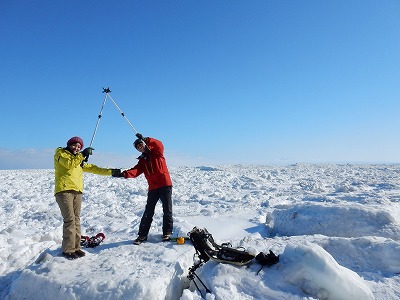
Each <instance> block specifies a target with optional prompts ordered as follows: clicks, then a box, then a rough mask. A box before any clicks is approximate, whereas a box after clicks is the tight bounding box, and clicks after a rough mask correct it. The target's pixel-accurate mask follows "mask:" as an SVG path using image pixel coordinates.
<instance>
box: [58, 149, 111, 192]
mask: <svg viewBox="0 0 400 300" xmlns="http://www.w3.org/2000/svg"><path fill="white" fill-rule="evenodd" d="M84 159H85V158H84V157H83V155H82V154H81V153H78V154H76V155H73V154H72V153H71V152H70V151H68V150H67V149H65V148H61V147H59V148H57V149H56V153H55V154H54V175H55V184H54V194H57V193H59V192H63V191H71V190H72V191H77V192H81V193H82V191H83V172H89V173H94V174H98V175H111V173H112V169H104V168H99V167H98V166H96V165H92V164H86V163H84V164H83V166H81V164H82V162H83V161H84Z"/></svg>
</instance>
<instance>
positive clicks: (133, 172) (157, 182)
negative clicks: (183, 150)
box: [122, 137, 172, 191]
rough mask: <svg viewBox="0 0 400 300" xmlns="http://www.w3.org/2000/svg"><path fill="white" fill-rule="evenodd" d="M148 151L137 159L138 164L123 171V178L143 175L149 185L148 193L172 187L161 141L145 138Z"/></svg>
mask: <svg viewBox="0 0 400 300" xmlns="http://www.w3.org/2000/svg"><path fill="white" fill-rule="evenodd" d="M145 141H146V144H147V146H148V147H149V149H150V152H148V150H147V151H146V152H145V153H143V154H142V155H141V156H139V157H138V159H139V162H138V163H137V165H136V166H134V167H133V168H132V169H129V170H126V171H124V172H123V173H122V174H123V175H124V177H125V178H135V177H138V176H139V175H140V174H142V173H144V176H145V177H146V179H147V182H148V184H149V191H151V190H154V189H158V188H161V187H164V186H172V180H171V177H170V176H169V172H168V168H167V164H166V162H165V157H164V145H163V144H162V143H161V141H159V140H156V139H153V138H150V137H148V138H145Z"/></svg>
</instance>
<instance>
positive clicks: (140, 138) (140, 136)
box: [136, 133, 144, 142]
mask: <svg viewBox="0 0 400 300" xmlns="http://www.w3.org/2000/svg"><path fill="white" fill-rule="evenodd" d="M136 137H137V138H138V139H139V140H142V141H143V142H144V137H143V135H141V134H140V133H136Z"/></svg>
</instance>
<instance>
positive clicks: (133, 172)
mask: <svg viewBox="0 0 400 300" xmlns="http://www.w3.org/2000/svg"><path fill="white" fill-rule="evenodd" d="M142 173H143V171H142V168H141V167H140V163H138V164H137V165H136V166H134V167H133V168H132V169H129V170H126V171H124V172H122V174H123V175H124V177H125V178H135V177H138V176H139V175H140V174H142Z"/></svg>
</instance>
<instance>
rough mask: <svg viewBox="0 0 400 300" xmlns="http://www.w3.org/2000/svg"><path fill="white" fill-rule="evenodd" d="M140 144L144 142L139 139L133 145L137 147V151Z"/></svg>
mask: <svg viewBox="0 0 400 300" xmlns="http://www.w3.org/2000/svg"><path fill="white" fill-rule="evenodd" d="M140 143H143V140H141V139H137V140H136V141H135V142H134V143H133V146H135V148H136V149H137V146H138V145H139V144H140Z"/></svg>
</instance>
